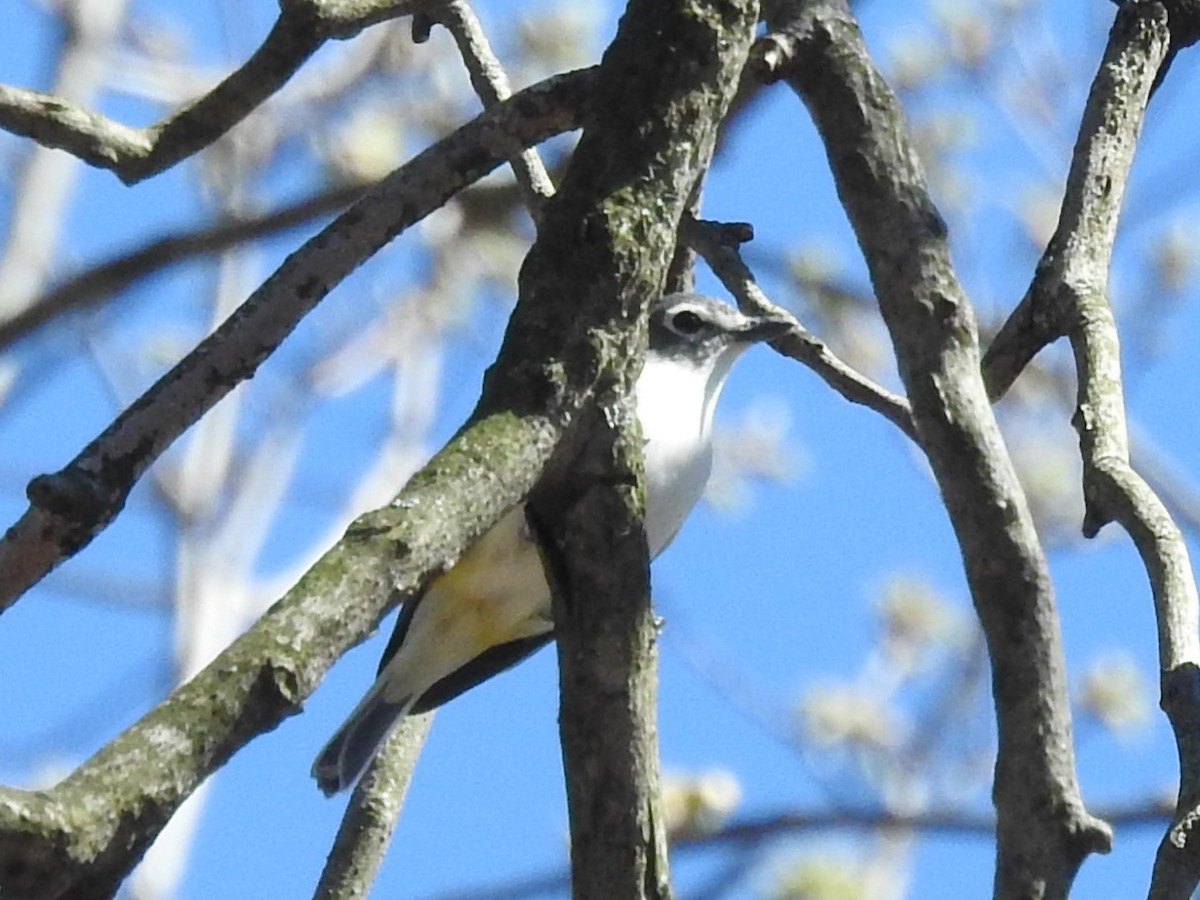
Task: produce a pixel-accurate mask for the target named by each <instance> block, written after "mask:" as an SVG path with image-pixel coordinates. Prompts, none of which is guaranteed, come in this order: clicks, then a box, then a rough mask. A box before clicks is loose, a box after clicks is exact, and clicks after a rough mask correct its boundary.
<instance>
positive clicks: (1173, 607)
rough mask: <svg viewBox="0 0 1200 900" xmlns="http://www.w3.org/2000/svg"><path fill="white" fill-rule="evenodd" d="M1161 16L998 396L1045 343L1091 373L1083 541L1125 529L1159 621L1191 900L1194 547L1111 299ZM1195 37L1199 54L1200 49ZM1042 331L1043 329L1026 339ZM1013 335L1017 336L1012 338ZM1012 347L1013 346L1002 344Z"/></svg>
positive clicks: (1098, 134)
mask: <svg viewBox="0 0 1200 900" xmlns="http://www.w3.org/2000/svg"><path fill="white" fill-rule="evenodd" d="M1177 20H1178V17H1177V16H1173V15H1171V14H1169V13H1168V9H1167V8H1166V6H1165V5H1163V4H1159V3H1126V4H1123V5H1122V6H1121V7H1120V9H1119V10H1118V12H1117V16H1116V21H1115V22H1114V23H1113V27H1112V30H1111V32H1110V33H1109V40H1108V46H1107V48H1106V49H1105V53H1104V58H1103V60H1102V61H1101V63H1100V67H1099V69H1098V71H1097V73H1096V77H1095V80H1094V81H1093V82H1092V88H1091V91H1090V93H1089V95H1088V101H1087V105H1086V107H1085V109H1084V113H1083V120H1082V122H1081V123H1080V129H1079V137H1078V139H1077V141H1076V144H1075V152H1074V154H1073V157H1072V161H1071V170H1070V172H1069V174H1068V176H1067V186H1066V190H1065V193H1064V196H1063V204H1062V211H1061V214H1060V217H1059V222H1058V228H1057V229H1056V231H1055V233H1054V235H1053V237H1052V238H1051V239H1050V242H1049V244H1048V245H1047V247H1046V252H1045V253H1044V254H1043V256H1042V259H1041V261H1040V263H1039V264H1038V268H1037V274H1036V276H1035V278H1034V281H1033V284H1032V285H1031V286H1030V289H1029V291H1028V292H1027V294H1026V297H1025V299H1024V300H1023V301H1022V303H1021V307H1019V308H1018V310H1017V312H1016V313H1014V316H1013V318H1012V319H1010V320H1009V323H1006V325H1005V330H1003V331H1002V332H1001V335H1000V336H998V337H997V340H996V344H995V345H993V347H994V348H995V347H997V346H999V348H1000V349H998V350H997V351H996V353H995V354H994V355H993V356H992V358H993V360H995V361H996V367H995V369H994V370H993V377H994V378H995V381H994V382H993V385H994V387H993V393H996V392H997V391H1001V392H1002V389H1003V388H1004V387H1006V386H1007V384H1008V383H1011V379H1012V377H1015V371H1019V369H1017V368H1015V366H1017V365H1020V366H1023V365H1024V362H1027V361H1028V358H1032V355H1033V353H1036V352H1037V350H1039V349H1040V347H1041V344H1040V341H1042V340H1043V338H1045V337H1046V336H1049V337H1050V338H1053V337H1057V336H1058V334H1059V333H1066V334H1067V336H1068V337H1069V339H1070V341H1071V348H1072V350H1073V352H1074V357H1075V366H1076V370H1077V372H1078V379H1077V380H1078V388H1077V394H1076V404H1077V405H1076V411H1075V415H1074V416H1073V418H1072V424H1073V425H1074V426H1075V429H1076V431H1077V432H1078V434H1079V447H1080V454H1081V456H1082V458H1083V491H1084V500H1085V503H1086V509H1085V515H1084V522H1083V531H1084V534H1085V535H1087V536H1088V537H1092V536H1094V535H1095V534H1096V533H1097V532H1098V531H1099V530H1100V529H1101V528H1102V527H1103V526H1104V525H1105V524H1106V523H1108V522H1110V521H1116V522H1118V523H1119V524H1120V525H1121V527H1122V528H1124V529H1125V530H1126V531H1127V532H1128V533H1129V535H1130V536H1131V537H1132V538H1133V541H1134V544H1135V546H1136V547H1137V549H1138V553H1139V554H1140V555H1141V557H1142V561H1143V563H1144V565H1145V567H1146V572H1147V574H1148V576H1149V579H1150V585H1151V589H1152V591H1153V594H1154V603H1155V613H1156V617H1157V621H1158V652H1159V665H1160V668H1161V679H1162V681H1161V689H1162V699H1161V703H1162V707H1163V710H1164V711H1165V712H1166V714H1167V718H1168V719H1169V720H1170V722H1171V727H1172V729H1173V730H1174V732H1175V742H1176V746H1177V748H1178V751H1179V761H1180V785H1179V797H1178V806H1177V809H1176V814H1175V819H1174V822H1173V824H1172V826H1171V828H1170V829H1169V830H1168V832H1167V835H1166V836H1165V837H1164V839H1163V842H1162V844H1161V845H1160V847H1159V851H1158V857H1157V860H1156V862H1155V868H1154V875H1153V880H1152V884H1151V891H1150V896H1152V897H1164V898H1165V897H1185V896H1191V894H1192V891H1193V890H1194V889H1195V887H1196V885H1197V883H1198V882H1200V840H1198V839H1197V836H1196V835H1195V834H1194V832H1195V824H1194V823H1195V822H1196V821H1197V817H1198V816H1200V600H1198V599H1197V592H1196V581H1195V576H1194V575H1193V572H1192V566H1191V561H1190V559H1189V557H1188V551H1187V545H1186V544H1185V542H1184V539H1183V534H1182V533H1181V532H1180V530H1179V527H1178V526H1177V525H1176V524H1175V522H1174V520H1173V519H1172V518H1171V515H1170V513H1169V512H1168V510H1167V509H1166V507H1165V506H1164V505H1163V503H1162V501H1161V500H1160V499H1159V497H1158V495H1157V494H1156V493H1155V492H1154V490H1153V489H1152V488H1151V487H1150V486H1149V485H1148V484H1147V483H1146V482H1145V481H1144V480H1143V479H1142V477H1141V476H1140V475H1138V474H1137V473H1136V472H1135V471H1134V469H1133V467H1132V466H1131V465H1130V462H1129V430H1128V424H1127V421H1126V416H1125V397H1124V390H1123V387H1122V381H1121V360H1120V342H1119V338H1118V334H1117V327H1116V321H1115V319H1114V317H1113V311H1112V308H1111V306H1110V304H1109V302H1108V297H1107V283H1108V270H1109V265H1110V261H1111V257H1112V247H1113V241H1114V239H1115V236H1116V231H1117V223H1118V219H1119V216H1120V212H1121V201H1122V199H1123V198H1124V194H1125V184H1126V182H1127V180H1128V176H1129V170H1130V167H1131V165H1132V162H1133V154H1134V149H1135V147H1136V146H1137V139H1138V135H1139V133H1140V131H1141V126H1142V121H1143V117H1144V113H1145V109H1146V104H1147V103H1148V102H1149V99H1150V95H1151V93H1152V91H1153V87H1154V85H1155V84H1156V83H1157V79H1158V78H1159V77H1160V74H1161V72H1162V71H1163V66H1164V65H1165V64H1166V60H1167V56H1168V53H1169V52H1170V49H1171V47H1172V44H1173V43H1175V42H1176V40H1175V36H1174V35H1173V34H1172V30H1171V29H1170V28H1168V22H1169V21H1170V22H1171V23H1172V24H1173V23H1174V22H1175V21H1177ZM1194 39H1195V36H1194V33H1193V34H1192V36H1191V40H1194ZM1031 322H1033V323H1036V322H1042V323H1044V326H1043V327H1042V328H1040V329H1039V328H1038V327H1033V328H1030V327H1027V326H1028V324H1029V323H1031ZM1010 326H1011V327H1010ZM1001 338H1003V339H1004V341H1003V342H1002V341H1001Z"/></svg>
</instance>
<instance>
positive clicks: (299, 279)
mask: <svg viewBox="0 0 1200 900" xmlns="http://www.w3.org/2000/svg"><path fill="white" fill-rule="evenodd" d="M591 83H592V80H591V73H590V72H587V71H584V72H579V73H574V74H571V75H565V76H559V77H557V78H553V79H550V80H549V81H547V82H543V83H542V84H540V85H537V86H534V87H532V88H528V89H527V90H524V91H522V92H520V93H519V94H517V95H516V96H514V97H513V98H512V99H510V100H509V101H507V102H506V103H504V104H502V105H501V106H498V107H496V108H494V109H492V110H489V111H487V112H484V113H483V114H482V115H480V116H479V117H477V118H476V119H474V120H473V121H472V122H470V123H468V124H467V125H464V126H463V127H462V128H460V129H459V130H458V131H456V132H454V133H453V134H451V135H449V136H447V137H446V138H444V139H443V140H441V141H439V142H438V143H437V144H435V145H433V146H432V147H430V148H429V149H428V150H426V151H425V152H423V153H422V154H420V155H419V156H417V157H416V158H415V159H413V160H412V161H411V162H409V163H408V164H406V165H405V166H402V167H401V168H400V169H398V170H397V171H396V172H394V173H392V174H391V175H390V176H388V177H387V178H385V179H384V180H383V181H382V182H380V183H379V185H377V186H376V187H375V188H373V189H372V190H371V191H369V192H368V193H367V194H366V195H365V196H364V197H363V198H362V199H361V200H359V201H358V202H357V203H356V204H354V206H352V207H351V208H350V209H348V210H347V211H346V212H345V213H343V214H342V215H341V216H339V217H338V218H337V219H336V220H335V221H334V222H332V223H331V224H330V225H329V226H328V227H326V228H325V229H324V230H322V231H321V233H320V234H318V235H316V236H315V237H313V238H312V239H311V240H309V241H308V242H306V243H305V245H304V246H303V247H302V248H301V249H300V250H297V251H296V252H295V253H293V254H292V255H291V256H290V257H289V258H288V259H287V261H285V262H284V264H283V265H282V266H281V267H280V268H279V269H278V270H277V271H276V272H275V274H274V275H272V276H271V277H270V278H269V279H267V281H266V282H264V284H263V285H262V286H261V287H260V288H259V289H258V290H257V291H255V292H254V293H253V294H252V295H251V296H250V297H249V298H248V299H247V300H246V302H245V303H243V304H242V306H241V307H240V308H239V309H238V310H237V311H236V312H235V313H234V314H233V315H232V316H230V318H229V319H228V320H226V321H225V322H224V323H223V324H222V325H221V326H220V328H218V329H217V330H216V331H215V332H214V333H213V334H212V335H210V336H209V337H208V338H207V339H206V340H204V341H203V342H201V344H200V345H199V346H198V347H197V348H196V349H195V350H194V351H193V352H192V353H190V354H189V355H188V356H187V357H185V358H184V359H183V360H182V361H180V363H179V364H177V365H176V366H175V368H173V369H172V370H171V371H170V372H168V373H167V374H166V375H164V376H163V377H162V378H161V379H159V381H158V382H157V383H156V384H155V385H154V386H153V387H151V388H150V389H149V390H148V391H147V392H146V393H145V394H143V395H142V397H141V398H140V399H139V400H138V401H136V402H135V403H134V404H133V405H132V406H131V407H130V408H129V409H128V410H126V411H125V412H124V413H122V414H121V415H120V416H119V417H118V418H117V419H116V420H115V421H114V422H113V423H112V424H111V425H110V426H109V427H108V428H107V429H106V430H105V431H104V432H103V433H102V434H101V435H100V436H99V437H97V438H96V440H94V441H93V442H92V443H91V444H90V445H88V447H86V448H84V450H83V451H82V452H81V453H80V454H79V456H77V457H76V458H75V459H74V460H73V461H72V462H71V463H70V464H69V465H68V466H67V467H66V468H65V469H63V470H61V471H60V472H58V473H55V474H53V475H43V476H40V477H39V478H36V479H34V481H33V482H31V483H30V485H29V488H28V490H27V493H28V495H29V498H30V507H29V509H28V510H26V512H25V514H24V515H23V516H22V517H21V518H20V520H18V521H17V523H16V524H14V525H13V526H12V527H11V528H10V529H9V530H8V532H7V534H6V535H5V537H4V539H3V541H0V574H2V575H3V577H2V578H0V582H2V584H3V588H2V590H0V611H3V609H5V608H7V607H8V606H9V605H11V604H12V603H13V602H14V601H15V600H16V598H17V597H19V596H20V595H21V594H22V593H23V592H24V591H25V590H27V589H28V588H29V587H30V586H31V585H32V584H34V583H35V582H36V581H37V580H38V579H39V578H41V577H42V576H43V575H44V574H45V573H46V572H48V571H49V570H50V569H51V568H53V567H54V566H56V565H57V564H58V563H60V562H61V561H62V560H63V559H65V558H66V557H68V556H71V555H73V554H74V553H76V552H78V551H79V550H80V549H82V548H83V547H84V546H86V545H87V544H88V542H89V541H91V539H92V538H93V537H95V535H96V534H98V533H99V532H100V531H101V530H103V528H104V527H105V526H106V525H107V524H108V523H109V522H110V521H111V520H112V518H113V517H114V516H115V515H116V514H117V513H118V512H119V511H120V509H121V507H122V506H123V505H124V502H125V499H126V497H127V496H128V494H129V491H130V489H131V488H132V486H133V484H134V483H135V482H136V481H137V479H138V478H139V477H140V476H141V474H142V473H143V472H144V471H145V470H146V468H147V467H149V465H150V464H151V463H152V462H153V461H154V460H155V459H157V458H158V456H159V455H160V454H161V453H162V451H163V450H164V449H165V448H166V447H167V446H168V445H169V444H170V443H171V442H172V441H174V440H175V439H176V438H177V437H179V435H180V434H182V433H183V432H184V431H185V430H186V429H187V428H188V427H189V426H190V425H191V424H192V423H193V422H195V421H196V420H197V419H198V418H199V417H200V416H202V415H203V414H204V413H205V412H207V411H208V410H209V409H211V408H212V407H213V405H214V404H216V402H217V401H218V400H220V399H221V398H222V397H224V396H225V394H227V393H228V392H229V391H230V390H232V389H233V388H234V387H235V386H236V385H237V384H239V383H240V382H241V381H243V380H244V379H246V378H248V377H250V376H251V375H253V373H254V370H255V369H256V368H257V367H258V365H259V364H260V363H261V362H262V361H263V360H264V359H266V358H267V356H268V355H269V354H270V353H271V352H272V351H273V350H274V349H275V347H276V346H278V344H279V342H280V341H282V340H283V339H284V338H285V337H286V336H287V335H288V334H289V333H290V332H291V330H292V329H293V328H294V327H295V326H296V323H297V322H298V321H299V320H300V319H301V318H302V317H303V316H304V315H305V314H306V313H307V312H308V311H310V310H311V309H313V308H314V307H315V306H316V304H317V303H318V302H319V301H320V300H321V299H322V298H323V297H324V296H325V295H326V294H327V293H328V292H329V291H330V290H331V289H332V288H333V287H334V285H336V284H337V283H338V282H339V281H340V280H341V279H342V278H344V277H345V276H346V275H347V274H348V273H350V272H351V271H353V269H355V268H356V267H357V266H359V265H360V264H361V263H362V262H363V261H364V260H365V259H367V258H368V257H370V256H371V254H373V253H374V252H375V251H377V250H378V249H379V248H380V247H382V246H383V245H384V244H385V243H387V242H388V241H390V240H391V239H393V238H394V237H395V236H396V235H398V234H399V233H400V232H402V231H403V230H404V229H405V228H407V227H409V226H410V225H412V224H413V223H414V222H417V221H419V220H420V219H421V218H422V217H423V216H425V215H428V214H429V212H431V211H432V210H434V209H437V208H438V207H439V206H441V205H442V204H443V203H445V201H446V200H447V199H448V198H449V197H451V196H452V195H453V194H454V193H456V192H457V191H460V190H461V189H462V188H463V187H465V186H466V185H468V184H470V183H471V182H473V181H475V180H477V179H479V178H481V177H482V176H483V175H485V174H487V173H488V172H490V171H491V170H492V169H494V168H495V167H496V166H498V165H500V164H502V163H503V162H504V160H505V159H507V158H508V157H509V156H512V155H514V154H515V153H516V152H518V151H519V149H520V148H522V147H525V146H527V145H529V144H534V143H537V142H539V141H541V140H544V139H545V138H546V137H548V136H550V135H553V134H559V133H561V132H563V131H567V130H570V129H571V128H573V127H576V126H577V125H578V123H579V118H580V116H581V112H580V110H582V109H583V108H584V106H585V105H586V102H587V92H588V86H589V85H590V84H591Z"/></svg>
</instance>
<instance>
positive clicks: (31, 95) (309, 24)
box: [0, 0, 428, 184]
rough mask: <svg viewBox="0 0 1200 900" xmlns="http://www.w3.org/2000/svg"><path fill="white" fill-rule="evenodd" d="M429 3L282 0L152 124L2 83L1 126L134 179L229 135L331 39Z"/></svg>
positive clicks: (345, 36) (412, 0)
mask: <svg viewBox="0 0 1200 900" xmlns="http://www.w3.org/2000/svg"><path fill="white" fill-rule="evenodd" d="M427 2H428V0H284V2H281V3H280V6H281V11H280V15H279V18H278V19H277V20H276V21H275V25H274V26H273V27H272V28H271V31H270V33H269V34H268V35H267V37H266V39H265V40H264V41H263V43H262V45H261V46H260V47H259V48H258V49H257V50H256V51H255V52H254V53H253V55H251V57H250V58H249V59H248V60H247V61H246V62H245V64H244V65H243V66H242V67H241V68H240V69H238V70H237V71H235V72H234V73H232V74H231V75H229V76H228V77H227V78H226V79H225V80H224V81H222V82H221V83H220V84H218V85H217V86H216V87H215V88H213V89H212V90H211V91H209V92H208V93H207V94H205V95H204V96H202V97H200V98H198V99H196V100H194V101H192V102H191V103H189V104H187V105H186V106H184V107H182V108H180V109H179V110H176V111H175V112H174V113H172V114H171V115H169V116H167V117H166V118H165V119H162V120H161V121H159V122H157V123H155V124H154V125H150V126H148V127H146V128H132V127H130V126H128V125H123V124H121V123H120V122H115V121H113V120H112V119H109V118H107V117H106V116H103V115H100V114H99V113H97V112H93V111H91V110H88V109H86V108H84V107H81V106H78V105H76V104H74V103H72V102H70V101H69V100H67V99H65V98H63V97H59V96H55V95H53V94H46V93H42V92H40V91H32V90H26V89H24V88H14V87H8V86H4V85H0V128H4V129H7V130H8V131H11V132H13V133H14V134H19V135H23V136H25V137H28V138H31V139H33V140H35V141H37V142H38V143H39V144H42V145H43V146H46V147H54V148H57V149H60V150H65V151H66V152H68V153H70V154H72V155H74V156H77V157H79V158H80V159H82V160H83V161H84V162H86V163H88V164H90V165H93V166H96V167H97V168H101V169H111V170H112V171H113V172H115V173H116V175H117V177H118V178H120V179H121V180H122V181H124V182H125V183H126V184H134V183H136V182H138V181H141V180H143V179H145V178H149V177H150V176H151V175H155V174H157V173H159V172H161V171H163V170H164V169H168V168H170V167H171V166H173V165H174V164H175V163H177V162H179V161H180V160H182V159H186V158H187V157H189V156H191V155H192V154H193V153H195V152H196V151H198V150H201V149H203V148H204V147H207V146H208V145H209V144H211V143H212V142H213V141H215V140H216V139H217V138H219V137H220V136H221V135H223V134H225V133H226V132H227V131H229V129H230V128H232V127H233V126H234V125H236V124H238V123H239V122H241V121H242V120H243V119H245V118H246V116H248V115H249V114H250V113H252V112H253V111H254V110H255V109H256V108H258V107H259V106H260V105H261V104H262V103H263V102H264V101H266V100H267V99H268V98H270V97H271V95H272V94H274V93H275V92H276V91H278V90H279V89H280V88H281V87H283V85H284V84H285V83H286V82H287V81H288V79H290V78H291V77H292V75H294V74H295V73H296V70H297V69H299V68H300V67H301V66H302V65H303V64H304V63H305V61H307V60H308V58H309V57H310V56H312V55H313V53H315V52H316V51H317V50H318V48H320V46H321V45H322V44H324V43H325V42H326V41H327V40H331V39H332V40H345V39H348V38H352V37H354V36H355V35H356V34H358V32H360V31H362V29H364V28H366V27H368V26H370V25H374V24H376V23H378V22H383V21H385V20H387V19H392V18H396V17H397V16H401V15H406V14H408V13H412V12H414V11H418V10H420V9H422V8H424V6H425V5H426V3H427Z"/></svg>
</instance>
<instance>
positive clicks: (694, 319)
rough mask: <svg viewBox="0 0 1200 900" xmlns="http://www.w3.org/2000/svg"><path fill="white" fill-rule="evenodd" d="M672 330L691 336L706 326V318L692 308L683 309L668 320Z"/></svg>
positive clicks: (684, 335)
mask: <svg viewBox="0 0 1200 900" xmlns="http://www.w3.org/2000/svg"><path fill="white" fill-rule="evenodd" d="M668 324H669V325H670V327H671V330H672V331H674V332H675V333H676V334H678V335H682V336H683V337H691V336H692V335H694V334H697V333H699V331H700V330H701V329H702V328H703V327H704V320H703V319H702V318H700V316H699V315H697V314H696V313H695V312H693V311H692V310H690V309H681V310H680V311H679V312H677V313H675V314H674V315H673V316H671V318H670V319H669V320H668Z"/></svg>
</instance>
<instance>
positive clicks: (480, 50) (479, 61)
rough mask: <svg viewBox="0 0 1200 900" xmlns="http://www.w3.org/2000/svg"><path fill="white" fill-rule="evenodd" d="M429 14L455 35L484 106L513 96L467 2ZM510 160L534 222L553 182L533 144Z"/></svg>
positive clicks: (454, 2) (550, 193) (451, 3)
mask: <svg viewBox="0 0 1200 900" xmlns="http://www.w3.org/2000/svg"><path fill="white" fill-rule="evenodd" d="M429 16H430V18H432V19H433V20H434V21H435V22H438V23H440V24H441V25H442V26H443V27H445V28H446V29H447V30H448V31H449V32H450V33H451V34H452V35H453V36H454V42H455V44H457V45H458V52H459V53H460V54H461V55H462V59H463V62H464V63H465V64H466V67H467V72H468V73H469V74H470V76H471V86H472V87H473V88H475V93H476V94H477V95H478V96H479V99H480V101H482V103H483V108H484V109H490V108H491V107H493V106H495V105H496V104H497V103H501V102H503V101H505V100H507V99H508V98H509V97H511V96H512V87H511V86H510V85H509V82H508V75H507V74H506V73H505V71H504V67H503V66H502V65H501V64H500V60H499V59H497V57H496V54H495V53H493V52H492V47H491V44H489V43H488V39H487V34H485V33H484V30H483V26H482V25H481V24H480V22H479V19H478V17H477V16H476V15H475V12H474V10H472V9H471V5H470V4H469V3H466V2H464V0H448V2H446V3H444V4H441V5H438V6H435V7H433V8H432V9H430V11H429ZM509 162H510V164H511V165H512V169H513V174H514V175H515V176H516V178H517V184H519V185H520V186H521V189H522V192H523V193H524V195H525V205H526V207H527V208H528V209H529V212H530V215H532V216H533V218H534V221H537V219H538V216H539V215H540V210H541V207H542V204H543V203H545V202H546V201H547V200H549V199H550V198H551V197H552V196H554V182H552V181H551V180H550V173H549V172H547V171H546V167H545V166H544V165H543V164H542V158H541V157H540V156H539V155H538V152H537V150H536V149H534V148H532V147H531V148H529V149H528V150H525V151H524V152H523V153H521V154H520V155H519V156H515V157H513V158H512V159H511V160H509Z"/></svg>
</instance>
